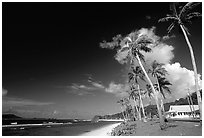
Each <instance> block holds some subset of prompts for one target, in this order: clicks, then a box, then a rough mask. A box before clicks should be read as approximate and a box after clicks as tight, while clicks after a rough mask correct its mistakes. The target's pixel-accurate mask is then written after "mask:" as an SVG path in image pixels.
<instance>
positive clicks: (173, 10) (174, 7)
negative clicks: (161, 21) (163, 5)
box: [170, 2, 178, 16]
mask: <svg viewBox="0 0 204 138" xmlns="http://www.w3.org/2000/svg"><path fill="white" fill-rule="evenodd" d="M177 4H178V3H175V2H173V3H171V4H170V10H171V11H172V13H173V15H174V16H177V11H176V5H177Z"/></svg>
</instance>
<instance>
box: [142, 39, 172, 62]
mask: <svg viewBox="0 0 204 138" xmlns="http://www.w3.org/2000/svg"><path fill="white" fill-rule="evenodd" d="M173 50H174V47H173V46H171V45H167V44H165V43H159V44H158V45H157V46H155V47H152V52H149V53H145V52H142V54H143V55H144V56H145V60H146V61H147V64H149V65H150V64H151V63H152V62H153V61H154V60H156V61H157V62H158V63H163V64H168V63H170V62H171V60H172V59H173V58H174V53H173Z"/></svg>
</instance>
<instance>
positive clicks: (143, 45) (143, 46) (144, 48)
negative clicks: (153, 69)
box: [138, 43, 152, 53]
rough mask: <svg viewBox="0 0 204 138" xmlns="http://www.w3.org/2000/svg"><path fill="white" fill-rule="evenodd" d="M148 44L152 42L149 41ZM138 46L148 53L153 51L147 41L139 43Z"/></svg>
mask: <svg viewBox="0 0 204 138" xmlns="http://www.w3.org/2000/svg"><path fill="white" fill-rule="evenodd" d="M148 44H150V43H148ZM138 48H139V49H140V50H141V51H144V52H146V53H148V52H151V51H152V49H151V48H149V47H148V46H147V43H141V44H139V45H138Z"/></svg>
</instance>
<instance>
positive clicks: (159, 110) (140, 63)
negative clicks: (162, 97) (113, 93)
mask: <svg viewBox="0 0 204 138" xmlns="http://www.w3.org/2000/svg"><path fill="white" fill-rule="evenodd" d="M136 58H137V60H138V62H139V65H140V67H141V69H142V71H143V72H144V74H145V77H146V78H147V80H148V82H149V84H150V86H151V88H152V91H153V93H154V97H155V102H156V105H157V110H158V114H159V123H160V128H161V129H164V128H165V127H166V124H165V122H164V118H163V116H162V114H161V109H160V106H159V101H158V95H157V93H156V91H155V89H154V86H153V84H152V81H151V80H150V78H149V76H148V75H147V72H146V71H145V69H144V67H143V65H142V62H141V60H140V58H139V56H138V55H136Z"/></svg>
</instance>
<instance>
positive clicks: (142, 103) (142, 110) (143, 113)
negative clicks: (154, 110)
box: [137, 84, 146, 121]
mask: <svg viewBox="0 0 204 138" xmlns="http://www.w3.org/2000/svg"><path fill="white" fill-rule="evenodd" d="M137 87H138V91H139V97H140V104H141V107H142V113H143V118H144V121H146V120H145V118H146V116H145V111H144V106H143V102H142V97H141V92H140V86H139V84H138V85H137Z"/></svg>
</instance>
